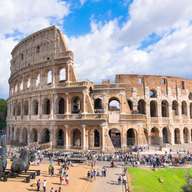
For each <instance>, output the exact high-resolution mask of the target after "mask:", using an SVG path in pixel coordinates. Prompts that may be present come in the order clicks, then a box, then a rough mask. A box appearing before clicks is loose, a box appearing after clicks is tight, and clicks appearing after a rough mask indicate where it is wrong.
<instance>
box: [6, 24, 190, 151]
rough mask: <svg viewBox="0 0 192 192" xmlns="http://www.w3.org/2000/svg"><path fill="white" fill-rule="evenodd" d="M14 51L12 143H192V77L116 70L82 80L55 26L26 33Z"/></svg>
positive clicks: (96, 146) (97, 146)
mask: <svg viewBox="0 0 192 192" xmlns="http://www.w3.org/2000/svg"><path fill="white" fill-rule="evenodd" d="M82 46H83V45H82ZM11 55H12V59H11V68H10V69H11V75H10V78H9V85H10V90H9V98H8V115H7V139H8V142H9V144H14V145H16V144H18V145H30V144H33V143H38V144H42V145H43V144H48V145H50V146H52V147H54V148H57V147H58V148H63V149H66V150H71V149H78V150H99V151H108V150H112V149H123V150H126V149H128V148H129V147H130V146H134V145H137V146H143V145H149V146H161V147H163V146H176V147H178V146H181V145H185V146H190V143H192V80H187V79H184V78H180V77H170V76H155V75H133V74H118V75H116V77H115V83H111V82H110V81H103V82H102V83H101V84H95V83H93V82H91V81H78V80H77V77H76V74H75V71H74V60H73V52H72V51H70V50H68V48H67V45H66V42H65V39H64V37H63V34H62V33H61V32H60V31H59V29H57V28H56V27H55V26H52V27H48V28H45V29H43V30H40V31H38V32H35V33H33V34H31V35H29V36H28V37H26V38H24V39H23V40H22V41H21V42H20V43H18V44H17V45H16V46H15V48H14V49H13V50H12V53H11Z"/></svg>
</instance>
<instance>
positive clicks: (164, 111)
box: [161, 100, 169, 117]
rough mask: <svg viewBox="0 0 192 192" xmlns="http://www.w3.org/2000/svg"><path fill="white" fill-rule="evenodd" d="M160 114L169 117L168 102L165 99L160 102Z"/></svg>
mask: <svg viewBox="0 0 192 192" xmlns="http://www.w3.org/2000/svg"><path fill="white" fill-rule="evenodd" d="M161 115H162V117H169V103H168V101H167V100H163V101H162V102H161Z"/></svg>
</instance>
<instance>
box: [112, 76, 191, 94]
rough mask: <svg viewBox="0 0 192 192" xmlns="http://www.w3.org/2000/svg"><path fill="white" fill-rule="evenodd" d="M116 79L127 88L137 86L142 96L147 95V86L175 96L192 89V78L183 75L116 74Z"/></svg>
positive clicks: (138, 92)
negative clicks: (185, 77)
mask: <svg viewBox="0 0 192 192" xmlns="http://www.w3.org/2000/svg"><path fill="white" fill-rule="evenodd" d="M115 81H116V83H119V84H124V85H123V87H125V88H130V87H132V88H137V94H138V95H140V96H141V95H145V91H146V88H148V89H149V90H152V89H155V90H157V89H159V91H160V92H161V94H162V95H167V94H168V93H171V94H172V95H173V96H174V95H177V93H178V92H180V93H181V94H187V91H192V80H189V79H184V78H181V77H172V76H160V75H136V74H119V75H116V80H115ZM121 86H122V85H121Z"/></svg>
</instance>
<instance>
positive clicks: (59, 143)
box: [56, 129, 64, 146]
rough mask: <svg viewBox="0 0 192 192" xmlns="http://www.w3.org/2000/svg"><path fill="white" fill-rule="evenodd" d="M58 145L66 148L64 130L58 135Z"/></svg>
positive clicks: (59, 130) (58, 131) (59, 131)
mask: <svg viewBox="0 0 192 192" xmlns="http://www.w3.org/2000/svg"><path fill="white" fill-rule="evenodd" d="M56 145H57V146H64V131H63V129H58V130H57V133H56Z"/></svg>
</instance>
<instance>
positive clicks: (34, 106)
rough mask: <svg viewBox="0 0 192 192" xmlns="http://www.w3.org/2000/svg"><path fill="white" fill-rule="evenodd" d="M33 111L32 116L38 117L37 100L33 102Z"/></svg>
mask: <svg viewBox="0 0 192 192" xmlns="http://www.w3.org/2000/svg"><path fill="white" fill-rule="evenodd" d="M32 109H33V111H32V113H33V115H38V110H39V103H38V101H37V100H33V107H32Z"/></svg>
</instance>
